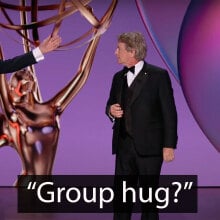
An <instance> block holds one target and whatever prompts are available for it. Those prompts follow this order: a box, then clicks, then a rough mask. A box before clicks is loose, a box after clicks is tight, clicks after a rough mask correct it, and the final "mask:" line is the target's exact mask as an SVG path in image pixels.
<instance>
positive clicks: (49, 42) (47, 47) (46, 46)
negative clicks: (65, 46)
mask: <svg viewBox="0 0 220 220" xmlns="http://www.w3.org/2000/svg"><path fill="white" fill-rule="evenodd" d="M60 43H61V37H60V36H59V35H55V36H53V37H51V36H49V37H47V38H46V39H45V40H43V42H42V43H41V44H40V45H39V49H40V51H41V52H42V53H43V54H44V53H48V52H50V51H53V50H55V49H56V48H57V47H59V45H60Z"/></svg>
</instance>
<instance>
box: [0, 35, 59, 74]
mask: <svg viewBox="0 0 220 220" xmlns="http://www.w3.org/2000/svg"><path fill="white" fill-rule="evenodd" d="M60 42H61V38H60V37H59V36H58V35H57V36H54V37H50V36H49V37H47V38H46V39H45V40H44V41H43V42H42V43H41V44H40V45H39V47H37V48H35V49H33V51H31V52H28V53H26V54H23V55H20V56H16V57H14V58H12V59H8V60H4V61H3V60H0V73H10V72H14V71H17V70H20V69H22V68H25V67H27V66H30V65H32V64H35V63H37V62H39V61H40V60H43V59H44V55H43V54H45V53H48V52H51V51H53V50H55V49H56V48H57V47H58V46H59V45H60Z"/></svg>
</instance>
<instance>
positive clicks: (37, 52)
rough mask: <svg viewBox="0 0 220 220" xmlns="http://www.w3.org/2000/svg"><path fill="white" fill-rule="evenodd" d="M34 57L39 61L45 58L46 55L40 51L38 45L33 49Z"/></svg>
mask: <svg viewBox="0 0 220 220" xmlns="http://www.w3.org/2000/svg"><path fill="white" fill-rule="evenodd" d="M32 52H33V55H34V58H35V60H36V62H39V61H41V60H44V55H43V54H42V52H41V51H40V49H39V47H36V48H34V49H33V50H32Z"/></svg>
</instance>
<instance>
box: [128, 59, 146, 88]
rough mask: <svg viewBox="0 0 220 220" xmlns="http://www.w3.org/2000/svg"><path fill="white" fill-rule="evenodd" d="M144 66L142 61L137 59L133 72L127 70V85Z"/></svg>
mask: <svg viewBox="0 0 220 220" xmlns="http://www.w3.org/2000/svg"><path fill="white" fill-rule="evenodd" d="M143 66H144V61H143V60H141V61H139V62H138V63H137V64H136V65H135V69H134V73H132V72H130V71H128V72H127V83H128V87H129V86H131V84H132V82H133V81H134V79H135V78H136V76H137V75H138V74H139V73H140V71H141V70H142V68H143Z"/></svg>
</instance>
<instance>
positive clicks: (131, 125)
mask: <svg viewBox="0 0 220 220" xmlns="http://www.w3.org/2000/svg"><path fill="white" fill-rule="evenodd" d="M146 51H147V45H146V42H145V39H144V37H143V35H142V34H140V33H136V32H129V33H123V34H121V35H119V37H118V45H117V49H116V51H115V54H116V57H117V59H118V63H119V64H122V65H124V66H125V67H124V68H123V69H122V70H120V71H119V72H117V73H116V74H115V75H114V78H113V81H112V86H111V90H110V96H109V99H108V101H107V105H106V114H107V116H108V117H109V118H110V119H111V120H112V121H113V122H114V125H113V140H112V151H113V154H116V165H115V175H116V176H117V175H129V176H130V175H134V176H136V175H138V176H137V178H138V181H139V184H140V185H141V184H142V183H141V180H140V178H141V176H145V177H147V176H149V175H153V176H158V178H159V175H160V171H161V166H162V162H163V160H164V161H167V162H168V161H172V160H173V159H174V149H175V148H176V143H177V113H176V107H175V102H174V97H173V89H172V86H171V82H170V78H169V75H168V73H167V71H166V70H164V69H162V68H160V67H157V66H154V65H151V64H148V63H147V62H145V61H144V59H145V56H146ZM143 179H145V178H143ZM146 179H147V178H146ZM146 179H145V180H146ZM157 181H159V179H158V180H157ZM157 181H156V182H157ZM136 183H137V182H136ZM143 184H146V182H144V181H143ZM126 212H127V213H120V211H119V212H118V213H117V212H115V213H114V220H130V219H131V210H127V211H126ZM141 219H142V220H158V219H159V215H158V213H157V211H155V212H151V211H149V212H145V211H143V210H142V217H141Z"/></svg>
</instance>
